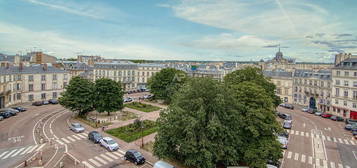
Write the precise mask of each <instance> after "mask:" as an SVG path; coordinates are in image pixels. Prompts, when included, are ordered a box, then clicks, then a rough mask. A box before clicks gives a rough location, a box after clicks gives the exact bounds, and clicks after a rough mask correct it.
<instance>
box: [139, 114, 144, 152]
mask: <svg viewBox="0 0 357 168" xmlns="http://www.w3.org/2000/svg"><path fill="white" fill-rule="evenodd" d="M140 123H141V127H140V128H141V148H143V147H144V137H143V130H144V124H143V121H142V120H141V121H140Z"/></svg>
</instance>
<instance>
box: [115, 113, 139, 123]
mask: <svg viewBox="0 0 357 168" xmlns="http://www.w3.org/2000/svg"><path fill="white" fill-rule="evenodd" d="M135 118H138V115H136V114H135V113H132V112H129V111H122V113H121V115H120V117H119V120H121V121H126V120H131V119H135Z"/></svg>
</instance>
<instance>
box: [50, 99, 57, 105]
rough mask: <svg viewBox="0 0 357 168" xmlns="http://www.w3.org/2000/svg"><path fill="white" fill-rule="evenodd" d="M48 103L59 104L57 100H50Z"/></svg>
mask: <svg viewBox="0 0 357 168" xmlns="http://www.w3.org/2000/svg"><path fill="white" fill-rule="evenodd" d="M48 102H49V103H50V104H58V100H57V99H50V100H48Z"/></svg>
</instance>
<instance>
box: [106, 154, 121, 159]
mask: <svg viewBox="0 0 357 168" xmlns="http://www.w3.org/2000/svg"><path fill="white" fill-rule="evenodd" d="M105 154H107V155H108V156H110V157H112V158H113V159H119V158H118V157H116V156H115V155H113V154H112V153H110V152H107V153H105Z"/></svg>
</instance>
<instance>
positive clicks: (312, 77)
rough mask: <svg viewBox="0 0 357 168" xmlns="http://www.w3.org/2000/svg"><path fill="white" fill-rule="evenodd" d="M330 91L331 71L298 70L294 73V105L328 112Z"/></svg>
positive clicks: (329, 108)
mask: <svg viewBox="0 0 357 168" xmlns="http://www.w3.org/2000/svg"><path fill="white" fill-rule="evenodd" d="M331 90H332V77H331V70H304V69H299V70H295V71H294V75H293V102H294V104H299V105H302V106H308V107H310V108H316V109H318V110H320V111H322V112H329V111H330V110H331Z"/></svg>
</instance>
